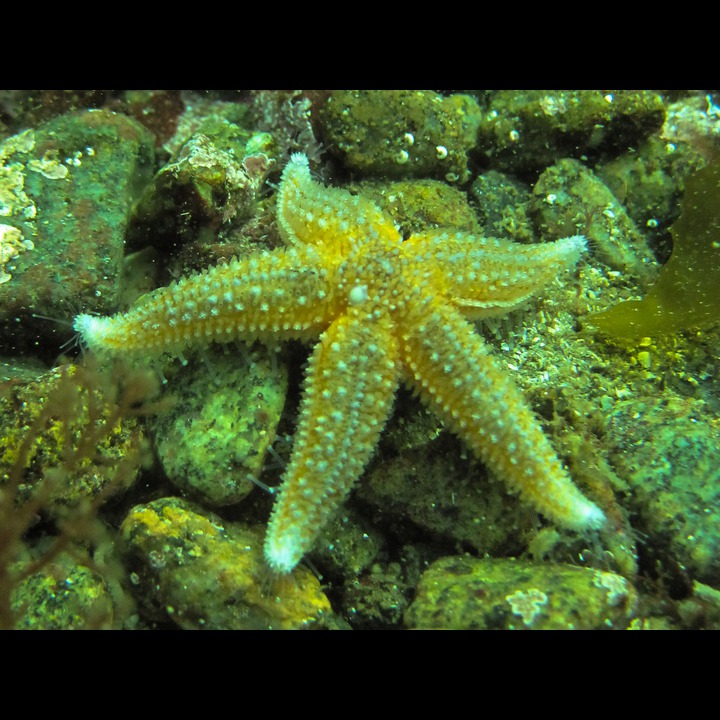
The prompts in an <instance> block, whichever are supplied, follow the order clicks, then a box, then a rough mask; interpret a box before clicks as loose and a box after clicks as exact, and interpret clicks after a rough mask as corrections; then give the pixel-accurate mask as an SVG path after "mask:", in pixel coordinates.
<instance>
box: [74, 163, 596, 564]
mask: <svg viewBox="0 0 720 720" xmlns="http://www.w3.org/2000/svg"><path fill="white" fill-rule="evenodd" d="M277 218H278V224H279V227H280V230H281V234H282V236H283V239H284V241H285V245H286V247H284V248H281V249H277V250H273V251H270V252H265V253H258V254H253V255H250V256H248V257H245V258H242V259H234V260H232V261H231V262H229V263H227V264H225V265H220V266H217V267H215V268H212V269H210V270H206V271H204V272H202V273H199V274H195V275H191V276H188V277H185V278H183V279H181V280H179V281H177V282H174V283H173V284H171V285H170V286H168V287H165V288H160V289H158V290H156V291H154V292H152V293H150V294H148V295H147V296H145V297H144V298H142V299H141V300H140V301H139V303H138V304H137V306H136V307H134V308H133V309H131V310H130V311H129V312H127V313H119V314H117V315H114V316H112V317H96V316H92V315H88V314H82V315H79V316H77V318H76V319H75V322H74V327H75V329H76V330H77V331H78V332H79V333H80V336H81V338H82V340H83V341H84V342H85V344H86V345H87V346H89V348H90V349H91V350H94V351H100V352H102V351H105V352H114V353H122V354H126V353H129V352H133V351H135V352H140V353H145V354H149V355H153V354H156V355H157V354H161V353H163V352H169V353H175V354H179V355H180V354H181V353H182V350H184V349H185V348H187V347H190V346H198V345H206V344H208V343H210V342H213V341H215V342H226V341H230V340H235V339H240V340H243V341H255V340H259V341H261V342H266V343H268V344H275V343H276V342H278V341H279V340H288V339H292V338H300V339H303V340H309V339H312V338H318V337H319V342H317V344H316V345H315V347H314V349H313V351H312V353H311V356H310V360H309V363H308V368H307V375H306V378H305V381H304V387H303V396H302V403H301V408H300V415H299V421H298V427H297V430H296V433H295V440H294V446H293V450H292V455H291V458H290V462H289V464H288V467H287V469H286V471H285V473H284V477H283V481H282V485H281V488H280V493H279V497H278V499H277V500H276V502H275V504H274V507H273V511H272V515H271V518H270V523H269V527H268V531H267V534H266V540H265V548H264V551H265V556H266V559H267V561H268V563H269V565H270V566H271V567H272V568H273V569H274V570H276V571H278V572H290V571H291V570H292V569H293V568H294V567H295V565H297V563H298V562H299V561H300V560H301V558H302V556H303V554H304V553H305V552H306V551H307V550H309V549H310V547H311V546H312V544H313V541H314V540H315V539H316V537H317V535H318V533H319V531H320V529H321V527H322V526H323V524H324V523H325V522H326V521H327V520H328V519H329V518H330V516H331V515H332V514H333V513H334V511H335V510H336V509H337V508H338V507H339V506H340V505H341V503H342V502H343V500H344V499H345V497H346V496H347V495H348V493H349V492H350V490H351V488H352V487H353V485H354V483H355V482H356V480H357V479H358V478H359V477H360V475H361V474H362V472H363V470H364V468H365V466H366V465H367V463H368V461H369V459H370V458H371V456H372V454H373V452H374V450H375V447H376V446H377V443H378V440H379V437H380V434H381V432H382V429H383V427H384V425H385V423H386V421H387V419H388V417H389V415H390V413H391V409H392V403H393V398H394V394H395V391H396V389H397V387H398V385H399V383H400V382H404V383H405V384H406V385H408V386H409V387H410V388H412V389H413V390H415V391H417V392H418V393H419V395H420V396H421V398H422V399H423V400H424V401H425V402H426V403H427V405H429V406H430V408H431V409H432V410H433V411H434V412H435V413H436V414H437V415H438V416H439V417H440V419H442V421H443V422H444V423H445V425H446V426H447V427H449V428H450V429H451V430H453V431H454V432H455V433H457V435H459V436H460V437H461V438H462V439H463V440H464V441H465V443H466V444H467V445H468V446H469V447H470V449H471V450H472V451H473V453H474V454H475V455H476V456H477V457H479V458H480V459H481V460H482V461H483V462H484V463H485V464H486V465H487V467H489V468H490V469H491V470H492V471H493V472H494V473H495V474H496V476H498V477H499V478H501V479H502V480H504V481H505V482H506V483H507V485H508V487H509V488H510V489H511V490H512V491H514V492H517V493H519V494H520V496H521V497H522V498H524V500H526V501H527V502H529V503H531V504H532V505H533V506H534V507H535V508H536V509H537V510H538V511H540V512H541V513H542V514H544V515H545V516H547V517H548V518H549V519H551V520H553V521H555V522H556V523H558V524H559V525H562V526H564V527H568V528H572V529H578V530H581V529H586V528H597V527H600V526H601V525H602V523H603V522H604V518H605V516H604V514H603V512H602V511H601V510H600V509H599V508H598V507H597V506H596V505H595V504H594V503H592V502H591V501H589V500H588V499H587V498H585V497H584V495H583V494H582V493H581V492H580V491H579V490H578V489H577V487H576V486H575V485H574V484H573V482H572V480H571V479H570V476H569V475H568V473H567V471H566V470H565V469H564V467H563V465H562V464H561V462H560V460H559V459H558V457H557V455H556V453H555V452H554V450H553V448H552V446H551V444H550V442H549V440H548V439H547V437H546V436H545V435H544V434H543V431H542V428H541V426H540V424H539V422H538V421H537V419H536V418H535V416H534V414H533V412H532V410H531V409H530V407H529V405H528V404H527V403H526V401H525V400H524V398H523V397H522V395H521V393H520V391H519V390H518V389H517V387H516V386H515V384H514V383H513V381H512V379H511V378H510V377H509V375H508V373H507V372H506V371H505V370H504V369H503V367H502V365H501V363H500V362H499V361H498V360H497V359H496V358H495V357H494V356H493V355H492V354H491V352H490V350H489V349H488V347H487V345H486V344H485V343H484V342H483V340H482V338H481V337H480V335H479V334H478V333H477V331H476V329H475V327H474V325H473V324H472V322H473V321H474V320H477V319H480V318H485V317H489V316H492V315H499V314H503V313H506V312H508V311H509V310H511V309H513V308H515V307H517V306H518V305H519V304H520V303H522V302H523V301H524V300H526V299H527V298H529V297H530V296H532V295H533V294H535V293H536V292H538V291H539V290H540V289H542V287H543V286H544V285H545V284H546V283H547V282H549V281H550V280H552V279H553V278H555V277H556V276H557V275H558V274H559V273H561V272H562V271H564V270H568V269H571V268H572V267H573V266H574V265H575V264H576V263H577V261H578V259H579V258H580V256H581V255H582V253H583V252H584V250H585V240H584V238H583V237H582V236H575V237H569V238H564V239H561V240H556V241H555V242H547V243H542V244H537V245H519V244H516V243H513V242H511V241H509V240H503V239H495V238H485V237H478V236H474V235H472V234H469V233H464V232H452V231H448V230H442V229H438V230H429V231H427V232H422V233H417V234H415V235H411V236H410V237H409V238H408V239H407V240H405V241H403V239H402V236H401V234H400V232H399V229H398V227H397V226H396V225H395V223H394V222H393V220H392V219H391V218H390V217H389V216H388V215H387V214H385V212H383V211H382V210H381V209H380V208H378V207H377V206H376V205H375V204H373V203H372V202H371V201H369V200H368V199H366V198H364V197H362V196H354V195H351V194H350V193H349V192H348V191H347V190H344V189H341V188H336V187H325V186H323V185H321V184H319V183H317V182H315V181H314V180H313V179H312V176H311V174H310V168H309V165H308V160H307V158H306V157H305V155H303V154H300V153H297V154H294V155H293V156H292V157H291V158H290V161H289V162H288V164H287V165H286V167H285V169H284V171H283V175H282V179H281V182H280V185H279V188H278V193H277Z"/></svg>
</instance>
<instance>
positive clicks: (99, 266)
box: [0, 110, 154, 345]
mask: <svg viewBox="0 0 720 720" xmlns="http://www.w3.org/2000/svg"><path fill="white" fill-rule="evenodd" d="M153 159H154V142H153V136H152V134H151V133H150V132H149V131H147V130H146V129H145V128H144V127H143V126H142V125H140V124H139V123H137V122H135V121H134V120H132V119H130V118H128V117H125V116H123V115H118V114H116V113H113V112H109V111H107V110H89V111H83V112H78V113H70V114H67V115H61V116H59V117H57V118H55V119H53V120H51V121H49V122H47V123H45V124H43V125H41V126H39V127H38V128H37V129H35V130H26V131H25V132H23V133H21V134H20V135H15V136H13V137H11V138H8V139H7V140H5V141H4V142H3V143H2V144H0V217H1V218H2V226H0V243H2V244H3V245H7V244H8V243H12V245H13V247H14V254H13V256H12V257H11V262H9V263H5V264H4V267H0V280H2V279H4V280H5V282H2V283H0V332H5V333H6V334H8V335H11V336H12V340H13V342H14V343H15V344H17V345H20V344H28V343H29V342H30V341H31V340H33V339H34V337H35V336H34V334H33V332H32V330H33V326H36V325H37V324H38V321H37V320H35V319H34V318H33V317H32V316H30V314H29V311H30V310H31V311H33V312H36V313H41V314H45V315H50V316H53V317H62V316H64V315H65V314H67V307H68V305H73V306H77V305H78V304H81V305H82V306H83V307H84V309H85V310H87V311H88V312H90V311H95V312H98V313H101V314H105V313H109V312H112V311H114V310H115V309H116V307H117V302H118V297H119V291H120V289H119V282H118V280H119V276H120V270H121V267H122V259H123V253H124V243H125V228H126V224H127V221H128V218H129V215H130V212H131V209H132V206H133V203H134V201H135V200H136V199H137V197H138V196H139V194H140V192H141V190H142V188H143V187H144V185H145V183H146V182H148V181H149V180H150V178H151V177H152V170H153V167H152V166H153ZM8 228H12V229H13V230H9V229H8ZM18 233H19V236H18ZM3 257H7V253H6V252H5V248H3V247H2V246H0V258H3ZM8 276H9V277H8ZM18 316H20V317H22V318H23V322H22V323H20V324H19V323H18V321H17V318H18ZM3 328H4V330H3ZM24 333H26V334H27V336H28V337H26V338H23V334H24Z"/></svg>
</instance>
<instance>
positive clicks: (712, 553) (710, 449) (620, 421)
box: [607, 389, 720, 585]
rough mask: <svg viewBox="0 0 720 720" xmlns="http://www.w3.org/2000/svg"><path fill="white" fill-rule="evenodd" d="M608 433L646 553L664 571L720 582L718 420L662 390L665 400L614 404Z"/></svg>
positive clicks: (702, 406)
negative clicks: (681, 570)
mask: <svg viewBox="0 0 720 720" xmlns="http://www.w3.org/2000/svg"><path fill="white" fill-rule="evenodd" d="M607 433H608V437H607V444H608V446H609V450H608V452H609V458H610V462H611V463H612V464H613V465H614V466H615V468H616V470H617V472H618V474H619V475H620V477H622V478H623V479H624V480H626V481H627V483H628V484H629V486H630V488H631V491H632V496H631V505H632V509H633V511H634V512H635V513H636V514H637V515H638V516H639V518H640V520H639V522H638V523H636V526H637V527H638V529H640V530H642V532H643V533H644V534H645V535H647V540H646V542H645V545H646V547H647V551H648V552H649V553H650V554H651V555H652V556H653V557H654V558H655V559H656V561H658V562H659V563H660V564H661V565H662V566H663V567H665V568H667V570H668V571H671V570H675V569H679V568H684V572H686V573H687V574H688V575H689V576H690V578H692V579H695V580H698V581H700V582H702V583H707V584H709V585H718V584H720V420H719V419H718V418H717V417H714V416H712V415H711V414H709V413H708V411H707V408H706V406H705V404H704V403H703V402H702V401H699V400H693V399H690V398H683V397H680V396H678V395H676V394H675V393H673V392H672V391H671V390H669V389H666V390H665V392H664V394H663V399H662V401H660V400H659V399H658V398H657V397H653V396H649V397H639V398H635V399H632V400H625V401H621V402H618V403H617V404H616V406H615V408H614V409H613V411H612V412H611V414H610V416H609V418H608V428H607Z"/></svg>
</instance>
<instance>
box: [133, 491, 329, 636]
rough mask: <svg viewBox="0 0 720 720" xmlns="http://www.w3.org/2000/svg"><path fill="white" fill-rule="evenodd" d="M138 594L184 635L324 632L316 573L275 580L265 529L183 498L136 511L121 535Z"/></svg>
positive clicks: (324, 603) (325, 606)
mask: <svg viewBox="0 0 720 720" xmlns="http://www.w3.org/2000/svg"><path fill="white" fill-rule="evenodd" d="M120 534H121V544H122V547H123V552H124V555H125V557H126V560H127V562H128V564H129V566H130V568H131V570H132V575H131V581H132V582H133V583H134V592H135V594H136V595H137V596H138V598H139V601H140V603H141V604H142V605H143V606H144V609H145V611H146V612H148V613H150V615H151V616H154V617H155V619H156V620H158V621H162V620H172V622H174V623H175V624H177V625H178V626H180V627H181V628H185V629H207V630H220V629H222V630H260V629H263V630H269V629H283V630H291V629H304V628H316V627H323V626H324V624H325V622H326V620H328V618H329V616H330V615H331V608H330V603H329V602H328V599H327V598H326V597H325V595H324V594H323V592H322V590H321V589H320V584H319V583H318V581H317V579H316V578H315V576H314V575H312V573H310V571H309V570H307V569H306V568H304V567H298V568H296V569H295V570H294V571H293V572H292V573H291V574H289V575H275V574H272V573H271V572H270V570H269V568H268V567H267V566H266V565H265V561H264V559H263V552H262V530H260V529H258V528H254V527H249V526H246V525H241V524H239V523H230V522H223V521H222V520H221V519H220V518H219V517H218V516H217V515H214V514H213V513H209V512H205V511H203V510H201V509H199V508H198V507H196V506H195V505H193V504H191V503H189V502H187V501H185V500H181V499H179V498H163V499H160V500H155V501H154V502H151V503H148V504H147V505H138V506H136V507H134V508H133V509H132V510H131V511H130V512H129V514H128V515H127V517H126V518H125V520H124V521H123V524H122V526H121V528H120Z"/></svg>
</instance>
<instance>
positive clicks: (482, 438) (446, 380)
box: [400, 299, 604, 529]
mask: <svg viewBox="0 0 720 720" xmlns="http://www.w3.org/2000/svg"><path fill="white" fill-rule="evenodd" d="M400 337H401V341H400V354H401V358H402V360H403V362H404V364H405V367H406V378H407V380H406V382H409V383H410V384H411V385H413V386H414V387H416V388H417V389H418V391H419V392H420V394H421V396H422V397H423V398H424V399H425V400H426V402H427V403H428V404H429V405H430V406H431V407H432V409H433V410H434V411H435V412H436V413H437V414H438V416H439V417H440V418H442V419H443V421H444V422H445V423H446V424H447V425H448V427H450V428H451V429H452V430H453V431H455V432H456V433H457V434H458V435H459V436H460V437H461V438H462V439H463V440H464V441H465V442H466V443H467V444H468V446H469V447H470V448H471V449H472V451H473V452H474V453H475V454H476V455H477V456H478V457H480V458H481V459H482V460H483V462H485V464H486V465H487V466H488V467H489V468H490V469H491V470H492V471H493V473H495V475H496V476H497V477H498V478H500V479H501V480H503V481H505V482H506V483H507V485H508V486H509V487H510V489H511V490H513V491H515V492H518V493H519V494H520V496H521V497H522V498H524V499H525V500H526V501H527V502H529V503H530V504H532V505H533V506H534V507H535V508H536V509H537V510H539V511H540V512H541V513H542V514H543V515H545V516H546V517H548V518H550V519H552V520H554V521H555V522H557V523H558V524H559V525H562V526H565V527H568V528H573V529H583V528H588V527H591V528H592V527H599V526H600V525H601V524H602V523H603V521H604V515H603V512H602V511H601V510H600V509H599V508H598V507H597V506H596V505H595V504H593V503H592V502H590V501H589V500H587V499H586V498H585V497H584V496H583V495H582V493H581V492H580V491H579V490H578V489H577V488H576V487H575V485H574V484H573V482H572V480H571V479H570V477H569V475H568V474H567V472H566V471H565V469H564V468H563V466H562V464H561V463H560V460H559V459H558V457H557V455H556V454H555V452H554V450H553V448H552V446H551V445H550V442H549V441H548V439H547V438H546V437H545V435H544V434H543V432H542V429H541V427H540V424H539V423H538V421H537V419H536V418H535V416H534V414H533V412H532V410H531V409H530V407H529V406H528V405H527V404H526V402H525V400H524V398H523V397H522V395H521V393H520V391H519V390H518V389H517V387H516V386H515V385H514V383H513V382H512V380H511V379H510V377H509V376H508V375H507V373H506V372H505V371H503V369H502V367H501V365H500V363H499V362H498V360H497V359H495V358H494V357H493V356H492V355H491V354H490V352H489V350H488V348H487V347H486V345H485V343H484V342H483V341H482V339H481V338H480V336H479V335H478V334H477V333H476V332H474V331H473V328H472V326H471V325H470V323H469V322H468V321H467V320H465V318H463V317H462V315H461V314H460V313H459V312H458V311H457V310H456V309H454V308H452V307H448V306H444V305H441V304H440V303H438V302H437V301H435V300H434V299H425V300H424V301H421V302H419V303H417V304H416V305H415V308H414V309H413V310H412V311H411V312H410V313H409V315H408V317H407V319H406V320H405V322H404V323H403V327H402V329H401V336H400Z"/></svg>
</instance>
